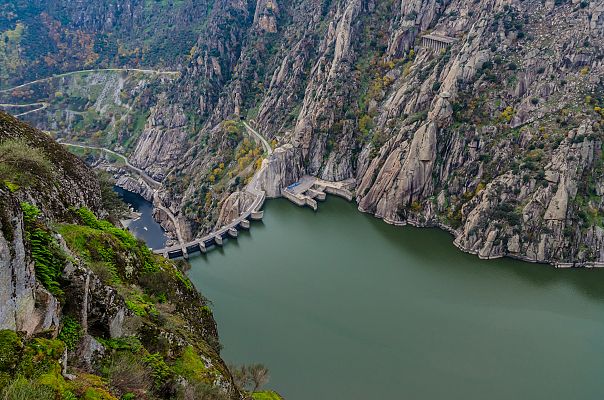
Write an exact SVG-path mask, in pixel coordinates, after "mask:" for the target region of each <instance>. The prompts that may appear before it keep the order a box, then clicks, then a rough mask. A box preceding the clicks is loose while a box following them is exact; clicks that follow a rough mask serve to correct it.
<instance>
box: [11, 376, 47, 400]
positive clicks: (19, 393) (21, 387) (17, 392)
mask: <svg viewBox="0 0 604 400" xmlns="http://www.w3.org/2000/svg"><path fill="white" fill-rule="evenodd" d="M2 399H3V400H34V399H35V400H55V399H56V393H55V391H54V390H53V389H52V388H51V387H49V386H46V385H40V384H38V383H35V382H32V381H30V380H28V379H25V378H23V377H18V378H16V379H15V380H13V381H12V382H11V383H10V384H9V385H8V387H6V388H5V389H4V390H3V391H2Z"/></svg>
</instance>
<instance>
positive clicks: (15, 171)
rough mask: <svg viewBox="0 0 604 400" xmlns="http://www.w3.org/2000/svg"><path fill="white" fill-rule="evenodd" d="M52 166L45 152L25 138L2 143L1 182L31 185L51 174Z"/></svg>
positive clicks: (0, 155)
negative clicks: (31, 144)
mask: <svg viewBox="0 0 604 400" xmlns="http://www.w3.org/2000/svg"><path fill="white" fill-rule="evenodd" d="M51 171H52V166H51V164H50V162H49V161H48V159H47V158H46V156H45V155H44V153H43V152H42V151H41V150H39V149H37V148H35V147H32V146H30V145H29V144H28V143H27V142H26V141H24V140H5V141H4V142H2V143H0V182H7V181H8V182H10V183H11V187H13V188H14V187H15V185H17V187H18V186H23V187H29V186H33V185H35V184H39V183H40V182H43V181H44V180H46V179H48V178H49V177H50V176H51Z"/></svg>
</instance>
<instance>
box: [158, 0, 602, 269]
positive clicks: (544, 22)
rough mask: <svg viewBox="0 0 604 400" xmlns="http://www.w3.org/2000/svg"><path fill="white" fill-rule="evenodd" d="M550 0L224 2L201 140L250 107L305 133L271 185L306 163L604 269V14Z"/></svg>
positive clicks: (204, 47) (281, 159) (540, 256)
mask: <svg viewBox="0 0 604 400" xmlns="http://www.w3.org/2000/svg"><path fill="white" fill-rule="evenodd" d="M319 3H320V4H319ZM550 3H551V4H550ZM550 3H546V4H543V3H542V2H540V1H515V0H481V1H470V0H450V1H443V2H440V1H424V0H417V1H416V0H414V1H394V2H375V1H335V2H331V3H330V4H328V5H326V4H323V3H321V2H317V1H311V0H300V1H295V2H266V1H258V2H256V4H255V8H254V12H253V13H250V14H248V11H247V10H243V9H242V8H241V7H240V5H239V4H238V3H232V4H229V5H224V7H223V8H222V9H220V8H216V9H215V10H213V13H212V15H211V16H210V21H212V23H211V24H212V25H211V26H212V29H210V30H209V31H208V35H207V36H205V37H204V38H203V39H202V40H200V46H199V47H198V49H197V50H198V53H197V54H196V56H194V57H193V58H194V61H193V62H192V63H191V64H190V65H189V66H188V67H186V68H185V70H184V74H185V77H184V78H183V79H182V80H181V81H179V82H178V83H176V84H175V86H174V90H175V91H183V92H186V93H187V95H186V96H187V98H186V99H184V100H183V101H177V103H179V104H182V107H183V108H187V107H189V106H187V104H195V106H194V107H189V110H190V111H191V112H194V113H196V114H197V115H198V116H199V118H200V119H199V120H198V121H197V122H196V124H197V125H196V126H199V127H201V129H200V133H199V135H198V136H196V138H194V139H193V141H198V142H199V141H207V140H208V138H209V140H212V141H220V140H224V138H223V139H221V138H220V137H217V136H216V135H217V134H219V132H220V131H218V130H216V128H215V127H216V126H217V124H218V123H220V121H222V120H224V119H226V118H235V119H236V118H238V117H239V116H246V117H247V118H252V119H253V121H254V123H256V125H257V128H258V131H259V132H261V133H262V134H263V135H265V136H266V137H267V138H269V139H275V140H276V141H277V142H278V143H279V145H281V146H283V145H284V144H287V145H288V146H291V147H282V148H281V150H279V151H276V152H275V154H274V155H273V156H272V158H271V159H269V168H267V170H266V171H265V173H264V176H263V177H260V181H261V182H262V187H263V188H264V190H266V192H267V195H268V196H269V197H272V196H277V195H279V193H280V190H281V188H283V187H284V186H286V185H288V184H290V183H292V182H294V181H295V180H297V179H298V178H299V177H300V176H301V175H303V174H311V175H315V176H318V177H320V178H323V179H326V180H345V179H350V178H354V179H355V180H356V188H355V189H356V190H355V192H356V194H357V201H358V203H359V208H360V209H361V210H363V211H365V212H370V213H373V214H375V215H376V216H378V217H380V218H383V219H385V220H386V221H387V222H390V223H394V224H406V223H411V224H414V225H418V226H440V227H443V228H445V229H447V230H448V231H450V232H452V233H453V234H454V235H455V243H456V245H457V246H458V247H460V248H461V249H463V250H465V251H468V252H472V253H476V254H478V255H479V256H480V257H484V258H492V257H501V256H506V255H507V256H513V257H518V258H523V259H527V260H531V261H536V262H545V263H553V264H559V265H565V266H566V265H577V266H578V265H588V266H589V265H600V264H601V263H602V262H604V259H603V258H602V252H603V250H602V242H601V237H602V236H601V235H602V229H603V226H602V222H601V215H602V212H603V208H602V207H603V201H602V189H601V188H602V172H601V171H602V164H603V160H602V138H603V134H602V123H603V121H602V119H603V116H602V114H601V113H600V111H599V110H601V109H602V107H603V105H604V99H602V96H601V93H602V88H603V86H604V83H603V82H602V76H603V73H604V69H603V68H604V64H603V63H602V57H601V54H602V52H603V49H602V47H601V44H602V43H603V38H604V23H603V22H602V21H603V19H602V10H601V5H599V4H596V2H583V3H580V4H579V3H578V2H575V3H572V2H550ZM268 10H273V11H268ZM234 15H240V16H241V18H240V23H237V24H234V23H233V22H232V19H231V18H233V16H234ZM252 16H253V18H252ZM269 20H270V22H269ZM229 21H231V22H229ZM261 21H263V22H261ZM228 23H230V24H231V27H232V34H231V35H229V36H227V37H225V35H224V34H225V32H224V31H223V30H221V27H224V24H228ZM221 24H222V25H221ZM274 30H276V31H277V33H278V34H279V35H278V37H277V36H276V35H275V36H270V33H271V32H272V31H274ZM242 32H250V34H249V35H248V36H245V35H244V34H243V33H242ZM251 32H254V33H251ZM427 35H430V36H427ZM425 37H428V38H430V37H431V38H436V42H434V39H431V40H432V41H431V40H428V39H425ZM439 38H441V39H439ZM439 43H440V44H439ZM212 49H216V50H212ZM220 90H222V92H221V91H220ZM193 93H196V94H198V96H199V98H198V100H197V101H195V99H194V98H192V97H191V96H192V94H193ZM197 105H199V107H198V106H197ZM290 153H291V154H295V157H292V156H290V155H289V154H290ZM183 154H184V153H183ZM183 162H189V161H183ZM198 165H204V163H203V162H202V163H199V164H198ZM205 165H208V164H205ZM189 171H191V172H192V173H194V172H193V171H192V170H191V169H189ZM178 190H182V187H181V188H176V187H173V188H171V189H169V191H170V192H171V193H172V194H171V198H174V199H177V198H178V197H179V196H178V194H177V193H178V192H177V191H178ZM185 190H186V191H187V193H190V191H191V190H193V188H186V189H185ZM225 198H226V197H225ZM190 200H192V198H191V197H188V201H190ZM176 208H178V207H176ZM206 226H207V227H206V228H202V230H203V231H208V230H209V229H210V225H206ZM212 226H213V225H212Z"/></svg>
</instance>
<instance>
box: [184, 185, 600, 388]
mask: <svg viewBox="0 0 604 400" xmlns="http://www.w3.org/2000/svg"><path fill="white" fill-rule="evenodd" d="M191 264H192V268H191V270H190V272H189V276H190V278H191V279H192V280H193V282H194V283H195V285H196V286H197V288H198V289H199V290H200V291H201V292H202V293H203V294H204V295H205V296H207V297H208V298H209V299H211V300H212V302H213V310H214V313H215V317H216V320H217V322H218V329H219V333H220V341H221V343H222V344H223V345H224V350H223V351H222V356H223V358H224V359H225V360H226V361H227V362H233V363H253V362H260V363H264V364H265V365H266V366H267V367H268V368H269V370H270V373H271V380H270V382H269V384H268V387H270V388H271V389H275V390H277V391H278V392H280V393H281V394H282V395H283V396H285V398H286V399H287V400H309V399H317V400H323V399H352V400H357V399H358V400H361V399H362V400H367V399H376V400H390V399H460V400H462V399H463V400H469V399H477V400H478V399H480V400H483V399H491V400H492V399H506V400H507V399H513V398H523V399H544V400H545V399H547V400H551V399H602V398H604V380H603V379H602V371H604V340H603V338H604V275H603V274H602V272H604V271H599V270H579V269H575V270H556V269H554V268H552V267H549V266H546V265H535V264H529V263H524V262H519V261H513V260H508V259H504V260H491V261H483V260H480V259H478V258H477V257H475V256H472V255H468V254H464V253H462V252H460V251H459V250H457V249H456V248H455V247H454V246H453V244H452V237H451V236H450V235H449V234H447V233H445V232H442V231H439V230H433V229H417V228H412V227H403V228H400V227H393V226H390V225H387V224H385V223H384V222H382V221H380V220H377V219H375V218H373V217H371V216H368V215H364V214H361V213H359V212H358V211H357V210H356V207H355V205H354V204H352V203H347V202H345V201H344V200H341V199H338V198H334V197H331V196H329V197H328V199H327V201H326V202H325V203H321V204H320V206H319V211H318V212H316V213H315V212H313V211H311V210H310V209H308V208H298V207H297V206H294V205H292V204H291V203H289V202H287V201H286V200H271V201H269V202H267V204H266V206H265V217H264V222H262V223H254V224H252V228H251V230H250V231H249V233H243V232H242V233H240V236H239V238H238V239H237V240H230V242H229V243H228V244H226V245H225V247H224V248H219V249H215V250H213V251H211V252H209V253H208V254H207V255H203V256H197V257H194V258H192V259H191Z"/></svg>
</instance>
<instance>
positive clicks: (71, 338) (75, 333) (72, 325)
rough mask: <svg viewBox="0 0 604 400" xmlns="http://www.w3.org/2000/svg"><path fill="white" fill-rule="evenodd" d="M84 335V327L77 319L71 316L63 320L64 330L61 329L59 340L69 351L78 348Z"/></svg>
mask: <svg viewBox="0 0 604 400" xmlns="http://www.w3.org/2000/svg"><path fill="white" fill-rule="evenodd" d="M82 334H83V331H82V326H81V325H80V323H79V322H78V321H77V320H76V319H75V318H73V317H72V316H69V315H68V316H66V317H65V318H63V328H61V332H60V333H59V336H58V339H59V340H62V341H63V342H64V343H65V346H66V347H67V349H68V350H74V349H75V348H76V346H77V345H78V342H79V341H80V339H81V338H82Z"/></svg>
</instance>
